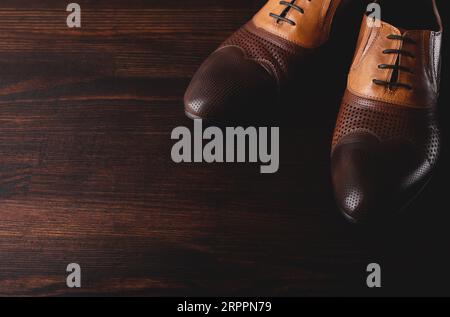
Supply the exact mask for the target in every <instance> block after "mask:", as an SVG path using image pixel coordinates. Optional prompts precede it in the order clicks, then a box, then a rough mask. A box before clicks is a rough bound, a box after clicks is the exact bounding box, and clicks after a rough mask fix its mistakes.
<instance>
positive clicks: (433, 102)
mask: <svg viewBox="0 0 450 317" xmlns="http://www.w3.org/2000/svg"><path fill="white" fill-rule="evenodd" d="M429 1H430V3H432V7H433V9H434V14H433V15H432V17H433V18H434V22H435V23H434V24H436V26H437V28H439V30H438V31H426V30H420V31H417V30H406V29H401V28H398V27H395V26H393V25H391V24H389V23H387V22H384V21H381V27H375V26H374V27H370V26H369V25H368V22H369V17H365V18H364V20H363V23H362V28H361V33H360V37H359V40H358V44H357V49H356V54H355V57H354V61H353V65H352V67H351V70H350V74H349V78H348V84H347V90H346V92H345V96H344V99H343V102H342V106H341V111H340V114H339V118H338V121H337V127H336V130H335V134H334V138H333V147H332V178H333V183H334V189H335V194H336V198H337V201H338V204H339V207H340V208H341V210H342V211H343V213H344V214H345V216H346V217H347V218H348V219H349V220H351V221H353V222H364V221H367V220H370V221H372V220H376V219H381V218H386V216H393V215H394V214H395V213H396V212H398V211H399V210H402V209H403V208H405V207H406V206H407V205H408V203H409V202H411V201H412V200H413V199H414V198H415V197H416V196H417V195H418V194H419V193H420V191H421V190H422V189H423V188H424V186H425V185H426V184H427V182H428V181H429V179H430V176H431V173H432V171H433V168H434V167H435V165H436V162H437V160H438V156H439V152H440V135H439V129H438V124H437V122H436V106H437V100H438V92H439V78H440V66H441V57H440V48H441V41H442V23H441V19H440V16H439V13H438V10H437V7H436V3H435V1H434V0H429ZM382 13H383V16H386V14H388V12H386V9H384V7H383V6H382Z"/></svg>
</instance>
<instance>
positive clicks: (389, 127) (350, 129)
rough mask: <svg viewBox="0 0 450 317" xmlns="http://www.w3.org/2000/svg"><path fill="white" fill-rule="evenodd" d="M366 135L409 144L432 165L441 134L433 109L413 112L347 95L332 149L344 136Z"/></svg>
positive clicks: (409, 109) (404, 108) (413, 110)
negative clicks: (364, 133)
mask: <svg viewBox="0 0 450 317" xmlns="http://www.w3.org/2000/svg"><path fill="white" fill-rule="evenodd" d="M358 132H367V133H370V134H372V135H374V136H376V137H377V138H378V139H379V140H380V141H386V140H392V139H399V140H404V141H409V142H411V143H412V144H413V145H414V146H415V147H416V149H417V150H418V151H419V152H421V156H422V157H423V158H424V159H427V160H428V162H429V163H430V164H431V165H434V164H435V163H436V161H437V159H438V156H439V150H440V133H439V127H438V123H437V120H436V113H435V109H434V108H428V109H414V108H407V107H399V106H396V105H391V104H387V103H383V102H377V101H373V100H369V99H363V98H359V97H357V96H355V95H353V94H351V93H350V92H349V91H347V92H346V94H345V97H344V100H343V103H342V106H341V111H340V113H339V117H338V121H337V125H336V130H335V133H334V137H333V150H334V149H335V147H336V146H337V145H338V144H339V142H340V141H341V140H342V138H343V137H345V136H347V135H350V134H352V133H358Z"/></svg>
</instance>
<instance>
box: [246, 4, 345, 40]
mask: <svg viewBox="0 0 450 317" xmlns="http://www.w3.org/2000/svg"><path fill="white" fill-rule="evenodd" d="M340 2H341V0H297V1H296V2H295V4H296V5H298V6H299V7H301V8H303V9H304V11H305V13H304V14H302V13H300V12H299V11H297V10H294V9H290V10H289V12H288V14H287V15H286V18H287V19H290V20H292V21H293V22H295V23H296V26H292V25H290V24H289V23H287V22H283V21H278V22H277V19H275V18H273V17H271V16H270V14H271V13H275V14H278V15H280V14H281V13H282V12H283V11H284V10H285V9H286V6H285V5H282V4H280V1H279V0H269V1H268V3H267V4H266V5H265V6H264V7H263V8H262V9H261V10H260V11H259V12H258V13H257V14H256V15H255V17H254V18H253V23H254V24H255V25H256V26H257V27H259V28H262V29H264V30H266V31H268V32H270V33H272V34H275V35H277V36H279V37H282V38H284V39H286V40H288V41H291V42H293V43H295V44H297V45H300V46H302V47H304V48H317V47H319V46H321V45H322V44H324V43H325V42H326V41H327V40H328V37H329V33H330V29H331V25H332V22H333V17H334V14H335V12H336V9H337V7H338V6H339V4H340Z"/></svg>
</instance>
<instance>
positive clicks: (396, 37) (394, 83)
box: [373, 34, 416, 90]
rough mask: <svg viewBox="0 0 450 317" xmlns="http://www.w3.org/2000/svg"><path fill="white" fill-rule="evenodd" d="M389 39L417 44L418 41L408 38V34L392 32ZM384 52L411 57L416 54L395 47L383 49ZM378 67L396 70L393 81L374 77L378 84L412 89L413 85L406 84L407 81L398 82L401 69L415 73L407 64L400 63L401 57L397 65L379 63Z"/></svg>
mask: <svg viewBox="0 0 450 317" xmlns="http://www.w3.org/2000/svg"><path fill="white" fill-rule="evenodd" d="M387 38H388V39H389V40H396V41H402V42H408V43H410V44H416V42H415V41H414V40H413V39H411V38H408V37H406V36H402V35H395V34H391V35H389V36H388V37H387ZM383 54H397V55H399V56H408V57H411V58H415V56H414V55H413V54H412V53H411V52H408V51H406V50H403V49H400V50H394V49H387V50H384V51H383ZM378 68H380V69H393V70H394V75H393V76H392V79H391V81H385V80H378V79H374V80H373V83H374V84H376V85H381V86H386V87H389V88H400V87H402V88H406V89H408V90H412V89H413V87H412V86H411V85H408V84H405V83H401V82H398V81H397V79H398V72H399V71H404V72H408V73H411V74H413V73H414V72H413V71H412V70H411V69H410V68H408V67H405V66H402V65H400V64H399V59H398V60H397V63H396V64H395V65H389V64H380V65H378Z"/></svg>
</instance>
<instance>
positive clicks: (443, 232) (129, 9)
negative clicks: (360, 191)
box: [0, 0, 450, 296]
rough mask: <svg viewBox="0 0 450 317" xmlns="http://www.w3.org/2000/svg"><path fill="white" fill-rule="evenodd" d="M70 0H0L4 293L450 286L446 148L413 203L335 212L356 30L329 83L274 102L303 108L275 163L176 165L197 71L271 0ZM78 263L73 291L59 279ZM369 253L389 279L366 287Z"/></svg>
mask: <svg viewBox="0 0 450 317" xmlns="http://www.w3.org/2000/svg"><path fill="white" fill-rule="evenodd" d="M78 3H80V5H81V6H82V10H83V11H82V23H83V27H82V29H79V30H71V29H68V28H67V27H66V24H65V21H66V16H67V13H66V11H65V7H66V5H67V4H68V1H67V3H66V2H65V1H59V0H48V1H34V0H2V1H1V3H0V295H69V296H70V295H152V296H157V295H164V296H165V295H182V296H188V295H251V296H256V295H265V296H270V295H289V296H298V295H374V296H377V295H450V286H449V283H450V270H449V269H450V259H449V254H448V252H449V238H450V230H449V229H448V228H449V220H450V217H449V211H450V207H449V201H448V199H447V198H448V182H446V180H447V178H448V176H449V175H448V167H446V166H445V164H446V163H448V154H447V151H446V150H445V151H444V157H443V160H442V162H443V164H442V165H443V166H441V167H440V168H439V169H438V171H437V172H436V176H435V178H434V179H433V181H432V183H431V184H430V186H429V187H428V188H427V189H426V191H425V192H424V194H423V195H422V196H421V197H420V198H419V200H417V201H416V202H415V204H414V205H413V207H412V208H410V209H409V210H408V211H407V213H405V214H404V215H403V217H401V218H399V219H397V220H395V219H386V223H385V225H384V226H379V227H377V228H359V227H354V226H351V225H349V224H347V223H346V222H345V221H344V220H343V219H342V217H341V216H340V215H339V213H338V211H337V210H336V207H335V204H334V200H333V196H332V192H331V189H330V180H329V178H330V177H329V149H330V140H331V134H332V130H333V125H334V120H335V118H336V114H337V111H338V106H339V99H340V95H341V94H342V91H343V88H344V86H345V71H346V70H347V69H348V66H349V61H350V59H351V54H352V53H351V52H352V51H353V47H352V46H351V45H350V46H349V47H348V49H347V51H346V52H347V53H346V54H345V58H344V59H342V60H340V61H339V60H338V58H336V55H335V56H334V57H332V58H330V57H328V60H327V62H326V63H328V64H327V66H328V67H333V66H335V68H331V69H330V68H328V71H329V73H330V74H333V75H334V76H328V77H329V78H330V79H329V81H333V80H334V81H335V80H336V79H337V78H338V77H339V78H340V80H338V81H335V82H334V83H332V84H331V85H330V86H329V89H328V90H327V92H326V93H323V92H322V93H321V92H318V93H317V96H316V99H314V100H315V101H313V100H308V101H307V102H305V103H307V104H306V105H305V104H303V103H302V98H301V91H296V92H295V93H298V94H299V95H298V96H297V99H295V98H294V99H293V102H292V103H291V104H289V105H282V106H280V107H284V109H287V111H289V109H292V108H295V109H297V110H296V113H297V114H298V116H296V117H294V119H291V120H288V121H287V122H285V123H283V124H282V127H281V133H282V140H281V161H282V164H281V170H280V172H279V173H278V174H276V175H269V176H267V175H259V174H258V167H257V166H243V165H225V166H218V165H176V164H174V163H172V161H171V159H170V149H171V146H172V144H173V142H172V141H171V140H170V133H171V131H172V129H173V128H174V127H176V126H180V125H188V126H190V125H191V124H192V123H191V122H190V121H189V120H188V119H186V118H185V117H184V114H183V107H182V96H183V93H184V90H185V88H186V86H187V84H188V83H189V78H190V77H191V76H192V74H193V73H194V71H195V70H196V68H197V67H198V66H199V64H200V63H201V61H202V60H203V59H204V58H205V57H206V56H207V55H208V54H209V53H210V52H212V51H213V50H214V48H215V47H216V46H217V45H218V44H219V43H220V42H221V41H222V40H224V39H225V38H226V37H227V36H228V35H229V34H231V32H232V31H234V30H235V29H236V28H237V27H239V26H240V25H242V24H243V23H244V22H245V21H246V20H248V19H249V18H250V17H251V16H252V14H253V13H254V12H256V10H257V9H258V8H259V7H260V6H261V5H262V4H263V3H264V1H263V0H260V1H256V0H255V1H251V0H245V1H244V0H227V1H216V0H185V1H163V0H156V1H139V0H128V1H122V0H120V1H119V0H109V1H106V0H105V1H99V0H96V1H94V0H92V1H88V0H80V1H78ZM354 19H355V21H356V23H357V24H359V21H360V19H361V17H359V16H358V17H356V18H354ZM357 32H358V30H356V29H355V30H353V32H351V33H349V34H348V38H350V40H351V41H353V38H354V37H355V36H356V35H357ZM345 37H346V38H347V35H346V36H345ZM353 43H354V42H353ZM353 45H354V44H353ZM341 47H342V45H341ZM349 52H350V53H349ZM342 53H343V54H344V52H342ZM343 56H344V55H343ZM326 63H325V64H326ZM446 64H447V65H445V64H444V66H449V67H450V61H448V60H447V61H446ZM448 69H449V68H448V67H446V68H444V75H443V76H444V78H443V86H445V87H444V88H445V89H444V93H443V96H442V101H443V102H442V103H443V105H442V107H443V108H444V110H443V111H442V112H443V116H442V120H443V122H444V133H445V135H447V134H448V133H447V129H446V128H445V126H446V125H445V122H448V119H447V115H448V110H446V109H445V108H446V107H447V106H448V105H449V103H448V101H449V98H448V92H447V91H446V90H448V89H446V88H448V82H449V81H448V74H449V71H448ZM338 70H339V71H338ZM325 74H326V73H325ZM325 77H326V78H328V77H327V76H325ZM325 83H326V81H325ZM313 84H315V85H316V86H320V84H319V83H314V82H313ZM328 84H330V82H328ZM313 87H314V86H313ZM325 87H326V86H325ZM319 88H320V87H319ZM310 89H313V88H310ZM321 98H322V99H321ZM446 144H447V142H446ZM72 262H76V263H79V264H80V265H81V266H82V283H83V287H82V289H80V290H71V289H68V288H66V284H65V279H66V272H65V268H66V266H67V264H69V263H72ZM371 262H378V263H380V264H382V266H383V269H384V271H383V285H384V288H383V289H382V290H368V289H367V288H366V286H365V279H366V273H365V269H366V266H367V265H368V264H369V263H371Z"/></svg>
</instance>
